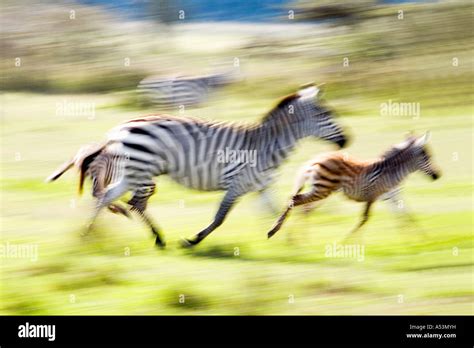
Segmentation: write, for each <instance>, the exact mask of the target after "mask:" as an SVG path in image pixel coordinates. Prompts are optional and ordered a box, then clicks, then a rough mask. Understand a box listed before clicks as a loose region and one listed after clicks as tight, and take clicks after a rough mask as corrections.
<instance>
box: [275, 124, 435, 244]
mask: <svg viewBox="0 0 474 348" xmlns="http://www.w3.org/2000/svg"><path fill="white" fill-rule="evenodd" d="M428 134H429V133H427V134H425V135H424V136H422V137H419V138H417V137H413V136H411V137H409V138H408V139H406V140H405V141H404V142H402V143H400V144H398V145H396V146H394V147H392V148H391V149H390V150H389V151H387V152H386V153H385V154H383V155H382V157H381V158H380V159H377V160H375V161H365V162H363V161H358V160H356V159H353V158H351V157H349V156H347V155H345V154H342V153H340V152H336V153H329V154H323V155H320V156H318V157H317V158H315V159H314V160H312V161H311V162H310V163H309V164H308V165H307V166H305V167H303V169H302V171H301V173H300V174H299V175H298V177H297V180H296V183H295V189H294V194H293V196H292V198H291V200H290V203H289V204H288V207H287V208H286V210H285V211H284V212H283V214H282V215H281V216H280V218H279V219H278V220H277V222H276V223H275V225H274V226H273V227H272V229H271V230H270V232H268V238H270V237H271V236H273V235H274V234H275V233H276V232H277V231H278V230H279V229H280V228H281V226H282V224H283V222H284V221H285V220H286V218H287V217H288V214H289V213H290V211H291V210H292V209H293V207H295V206H299V205H304V204H308V203H312V202H317V201H319V200H322V199H324V198H326V197H328V196H329V195H330V194H331V193H333V192H336V191H339V190H341V191H342V192H343V193H344V194H345V195H346V196H347V197H348V198H350V199H352V200H355V201H357V202H366V207H365V210H364V214H363V217H362V220H361V221H360V223H359V224H358V225H357V226H356V228H355V229H354V230H353V231H352V233H354V232H356V231H357V230H358V229H359V228H360V227H362V226H363V225H364V224H365V223H366V222H367V220H368V218H369V212H370V207H371V205H372V204H373V203H374V202H375V201H376V200H377V199H379V198H382V197H384V196H386V195H387V194H388V196H396V194H397V193H398V190H399V189H398V186H399V184H400V183H401V182H402V181H403V180H404V179H405V178H406V177H407V176H408V175H409V174H410V173H413V172H415V171H421V172H423V173H425V174H426V175H429V176H431V177H432V178H433V180H435V179H437V178H438V177H439V175H440V174H439V172H438V170H437V169H436V168H435V167H434V166H433V165H432V163H431V160H430V155H429V153H428V150H427V148H426V143H427V141H428ZM306 183H309V184H310V186H311V190H310V191H309V192H306V193H300V192H301V191H302V190H303V188H304V186H305V184H306ZM392 193H393V194H392ZM392 198H393V197H392Z"/></svg>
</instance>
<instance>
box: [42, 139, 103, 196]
mask: <svg viewBox="0 0 474 348" xmlns="http://www.w3.org/2000/svg"><path fill="white" fill-rule="evenodd" d="M105 146H106V144H105V143H102V144H94V145H86V146H83V147H81V148H80V149H79V151H78V152H77V154H76V155H75V156H74V157H73V158H72V159H70V160H69V161H66V162H64V163H63V164H62V165H61V166H60V167H59V168H58V169H56V171H55V172H54V173H53V174H51V175H50V176H48V177H47V178H46V180H45V181H46V182H51V181H55V180H57V179H59V177H61V175H63V174H64V173H65V172H66V171H68V170H69V169H70V168H71V167H73V166H75V167H76V168H78V169H79V171H80V178H79V193H82V189H83V187H84V180H85V178H86V177H87V175H88V172H87V169H89V166H90V164H91V163H92V161H93V160H94V159H95V158H96V157H97V156H98V155H99V154H100V153H101V152H102V150H104V148H105Z"/></svg>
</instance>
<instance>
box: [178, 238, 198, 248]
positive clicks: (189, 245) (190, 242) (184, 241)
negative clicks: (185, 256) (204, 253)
mask: <svg viewBox="0 0 474 348" xmlns="http://www.w3.org/2000/svg"><path fill="white" fill-rule="evenodd" d="M196 244H197V243H196V242H195V241H193V240H190V239H187V238H181V241H180V245H181V247H182V248H192V247H193V246H195V245H196Z"/></svg>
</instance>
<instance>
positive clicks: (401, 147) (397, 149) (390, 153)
mask: <svg viewBox="0 0 474 348" xmlns="http://www.w3.org/2000/svg"><path fill="white" fill-rule="evenodd" d="M415 141H416V138H415V137H410V138H408V139H407V140H405V141H404V142H403V143H401V144H397V145H395V146H392V147H391V148H390V149H389V150H387V151H386V152H384V153H383V154H382V156H381V158H382V159H383V160H391V159H393V158H394V157H396V156H398V155H400V154H401V153H403V152H405V151H407V150H408V149H410V148H411V146H412V145H413V143H414V142H415Z"/></svg>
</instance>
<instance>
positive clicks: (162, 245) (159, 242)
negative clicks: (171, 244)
mask: <svg viewBox="0 0 474 348" xmlns="http://www.w3.org/2000/svg"><path fill="white" fill-rule="evenodd" d="M155 246H156V247H157V248H160V249H164V248H165V247H166V242H165V241H162V240H160V239H158V238H157V239H156V240H155Z"/></svg>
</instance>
